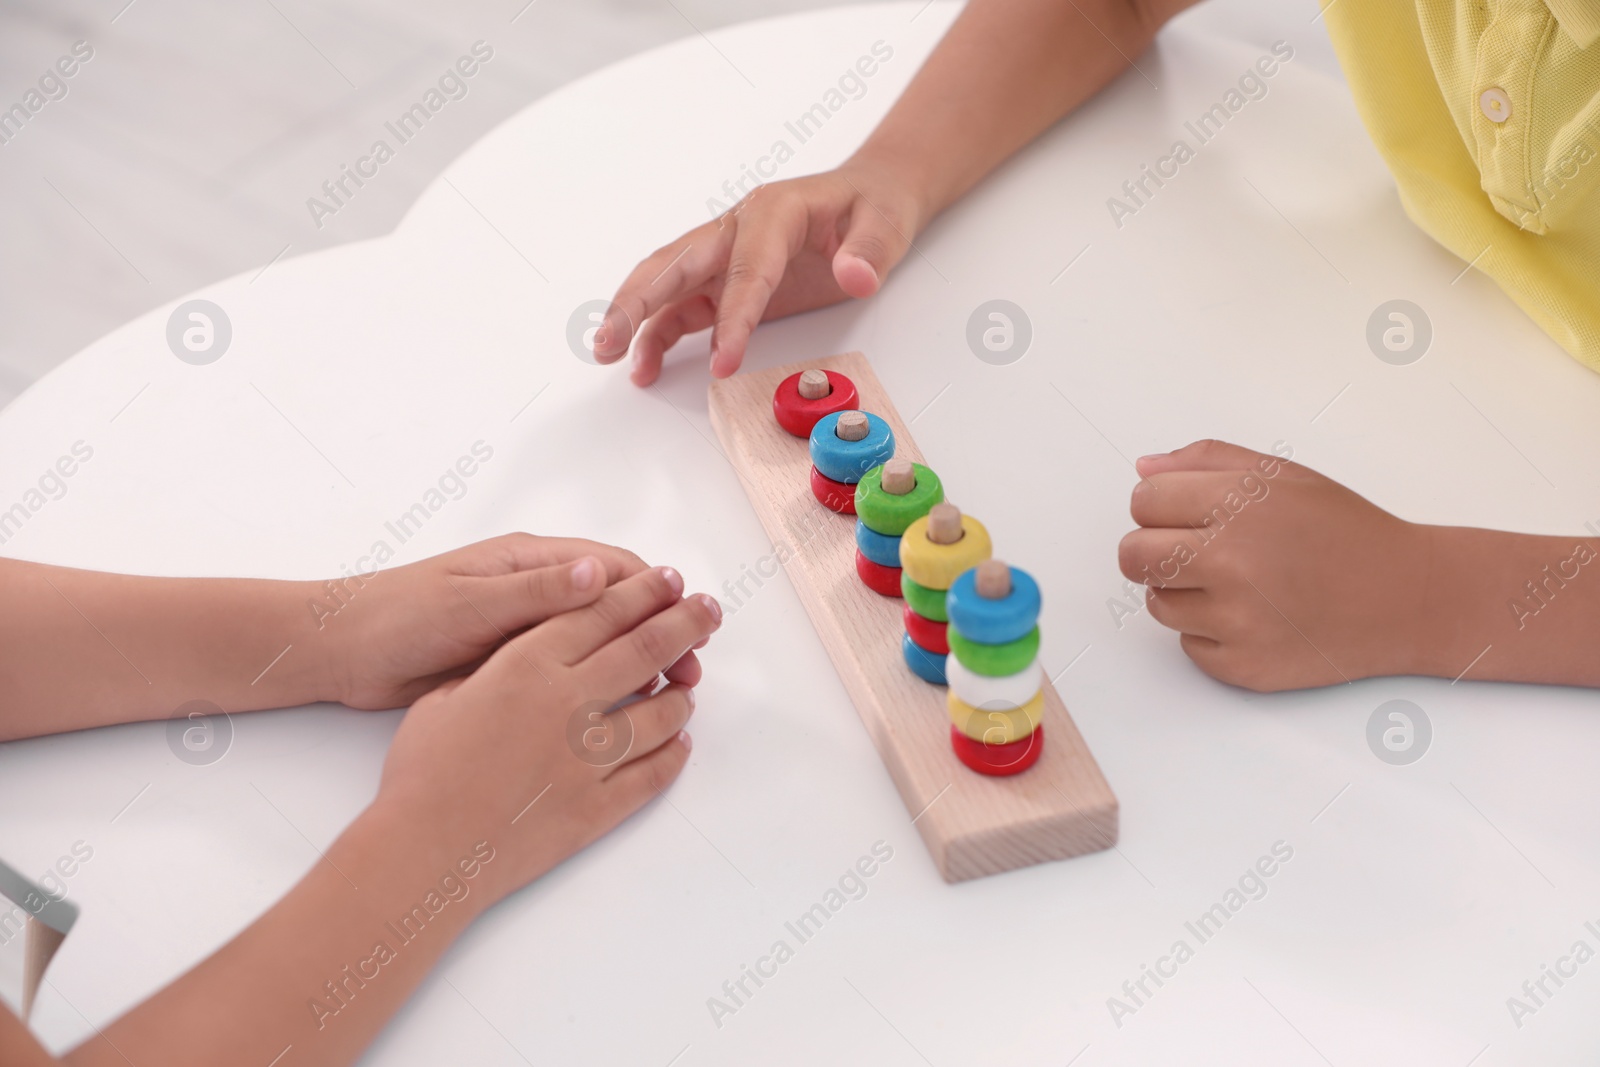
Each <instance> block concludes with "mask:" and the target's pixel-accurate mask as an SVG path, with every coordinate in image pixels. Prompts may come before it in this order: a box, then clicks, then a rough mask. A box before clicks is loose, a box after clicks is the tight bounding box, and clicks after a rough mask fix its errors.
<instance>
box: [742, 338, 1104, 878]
mask: <svg viewBox="0 0 1600 1067" xmlns="http://www.w3.org/2000/svg"><path fill="white" fill-rule="evenodd" d="M809 367H818V368H822V369H825V370H833V371H838V372H841V373H843V374H847V375H849V376H850V378H851V379H852V380H853V381H854V382H855V384H856V388H857V390H859V392H860V404H861V408H862V409H863V410H866V411H871V412H873V413H875V414H877V415H879V416H881V417H882V418H884V419H885V420H886V421H887V422H888V423H889V426H890V427H891V428H892V429H893V430H894V435H895V442H896V447H895V454H896V455H898V456H903V457H905V458H906V459H910V460H912V461H914V462H919V463H920V462H924V461H923V458H922V454H921V452H919V451H918V449H917V445H916V442H915V441H913V440H912V438H911V434H910V432H909V431H908V430H907V429H906V425H905V422H904V420H902V419H901V418H900V413H899V412H898V411H896V410H895V407H894V404H893V403H891V402H890V400H889V397H888V395H887V394H886V393H885V392H884V389H883V386H882V385H881V384H880V383H879V382H878V378H877V375H875V374H874V373H873V372H872V367H871V365H870V364H869V363H868V362H867V359H866V357H865V356H863V355H862V354H861V353H859V352H850V353H846V354H844V355H838V356H829V357H827V358H824V359H818V360H808V361H807V362H806V363H803V364H794V365H791V366H787V367H774V368H772V369H771V370H765V371H756V372H751V373H745V374H737V375H735V376H734V377H732V378H726V379H723V380H721V381H715V382H712V383H711V398H710V412H711V425H712V426H713V428H715V430H716V432H717V436H718V437H719V438H720V439H721V440H722V445H723V448H724V449H725V450H726V451H727V454H728V458H729V460H731V461H732V463H733V466H734V469H735V470H736V471H738V473H739V479H740V481H742V482H743V483H744V488H745V492H746V493H748V494H749V496H750V501H751V503H752V504H753V505H754V506H755V510H756V514H757V515H758V516H759V517H760V519H761V524H762V526H764V527H765V528H766V531H767V534H768V536H770V537H771V538H772V541H773V545H774V550H775V552H776V554H777V555H778V557H779V558H780V559H784V561H785V562H784V569H785V570H786V571H787V572H788V574H789V580H790V581H791V582H792V583H793V584H794V587H795V589H796V591H797V592H798V593H799V594H800V601H801V603H803V604H804V605H805V608H806V611H807V612H808V613H809V614H810V616H811V622H812V625H813V626H815V627H816V630H817V634H818V636H820V637H821V638H822V643H823V645H824V647H826V648H827V650H828V655H829V656H830V657H831V658H832V660H833V664H834V667H835V668H836V669H837V670H838V672H839V677H840V679H842V680H843V682H844V686H845V689H846V690H847V691H848V692H849V694H850V698H851V700H853V701H854V702H855V706H856V711H857V712H858V713H859V714H860V716H861V721H862V722H863V723H865V724H866V727H867V733H868V734H869V735H870V736H871V738H872V741H873V744H874V745H876V746H877V749H878V753H879V755H880V756H881V757H882V759H883V763H884V766H885V767H887V768H888V770H889V775H890V777H891V778H893V779H894V783H895V786H896V787H897V788H898V789H899V791H900V796H901V798H902V799H903V800H904V801H905V804H906V810H907V811H908V812H910V814H911V816H912V818H913V821H914V824H915V825H916V827H917V829H918V831H919V832H920V833H921V834H922V839H923V841H924V842H925V843H926V844H927V846H928V851H929V852H930V853H931V854H932V856H933V861H934V864H935V866H937V867H938V869H939V873H940V874H941V875H943V876H944V879H945V881H947V882H959V881H964V880H966V879H969V878H980V877H983V876H985V875H990V874H998V873H1000V872H1002V871H1009V870H1013V869H1015V868H1018V867H1026V866H1029V865H1031V864H1035V863H1043V862H1045V861H1047V860H1059V859H1066V858H1068V857H1071V856H1078V855H1082V854H1084V853H1088V852H1097V851H1099V850H1101V849H1105V848H1110V847H1111V846H1112V845H1114V844H1115V843H1116V840H1117V798H1116V797H1115V796H1114V795H1113V794H1112V792H1111V787H1110V786H1109V785H1108V784H1107V783H1106V780H1105V776H1104V775H1102V774H1101V773H1100V768H1099V766H1098V765H1097V764H1096V763H1095V761H1094V757H1093V756H1092V755H1091V754H1090V752H1089V749H1088V747H1087V746H1086V745H1085V744H1084V742H1083V737H1082V735H1080V734H1079V733H1078V728H1077V726H1076V725H1074V723H1073V721H1072V717H1071V716H1070V715H1068V714H1067V709H1066V705H1065V704H1063V703H1062V701H1061V697H1060V696H1059V695H1058V694H1057V693H1056V691H1055V687H1054V686H1052V685H1050V684H1049V683H1048V682H1046V683H1045V687H1044V697H1045V710H1044V718H1043V723H1044V726H1045V736H1046V738H1047V741H1046V744H1045V751H1044V755H1043V756H1042V757H1040V759H1039V762H1038V763H1037V764H1036V765H1035V766H1033V767H1032V768H1031V769H1029V770H1028V771H1027V772H1026V773H1023V774H1019V775H1016V776H1015V777H1012V778H989V777H985V776H983V775H979V774H975V773H973V772H972V771H971V770H969V769H967V768H966V767H964V766H962V765H961V763H960V761H959V760H958V759H957V758H956V755H955V753H954V752H953V751H952V750H951V747H950V735H949V731H950V718H949V714H948V711H947V710H946V707H945V690H944V688H943V687H941V686H933V685H929V684H928V683H926V682H923V681H921V680H920V679H918V678H917V677H916V676H914V675H913V674H911V672H910V671H909V670H907V669H906V665H905V663H904V662H903V661H902V659H901V652H900V641H901V634H902V633H903V632H904V631H903V630H902V624H901V617H900V613H901V607H902V602H901V601H899V600H890V599H887V598H885V597H882V596H879V595H878V594H877V593H874V592H872V591H871V590H869V589H867V588H866V587H865V586H863V585H862V584H861V581H860V579H859V578H857V577H856V571H855V565H854V556H855V551H856V545H855V537H854V532H853V529H852V522H853V520H852V519H850V518H849V517H848V516H843V515H837V514H835V513H833V512H831V511H828V510H827V509H826V508H823V507H822V506H821V505H820V504H819V503H818V502H817V499H816V497H814V496H813V495H812V493H811V491H810V489H809V487H808V486H809V483H808V475H809V470H810V466H811V461H810V457H809V455H808V454H807V451H806V446H805V444H804V443H803V442H800V441H797V440H796V439H795V438H794V437H792V436H790V435H789V434H787V433H785V432H784V431H783V429H782V428H781V427H779V426H778V424H777V422H776V421H775V420H774V419H773V417H772V393H773V390H774V389H776V388H777V385H778V383H779V382H780V381H782V380H783V379H784V378H786V377H788V376H789V375H791V374H793V373H795V372H796V371H799V370H803V369H806V368H809ZM930 466H932V467H933V468H934V469H935V470H938V466H937V464H930ZM980 518H981V517H980ZM1000 547H1002V548H1003V547H1004V546H1000Z"/></svg>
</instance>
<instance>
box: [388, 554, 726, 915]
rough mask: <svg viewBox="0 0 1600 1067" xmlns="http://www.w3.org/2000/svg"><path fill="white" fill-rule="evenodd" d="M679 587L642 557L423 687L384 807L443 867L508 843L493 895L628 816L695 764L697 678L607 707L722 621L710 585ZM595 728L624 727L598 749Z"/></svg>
mask: <svg viewBox="0 0 1600 1067" xmlns="http://www.w3.org/2000/svg"><path fill="white" fill-rule="evenodd" d="M682 593H683V580H682V579H681V578H680V577H679V576H678V574H677V572H676V571H673V570H671V569H670V568H665V567H662V568H654V569H650V570H641V571H637V572H636V573H634V574H633V575H632V576H631V577H628V578H625V579H623V580H622V581H620V582H618V583H617V584H615V585H613V586H611V587H610V588H609V589H607V590H606V591H605V592H604V593H603V594H602V595H601V596H600V597H599V599H597V600H595V601H594V602H593V603H591V604H589V605H588V606H587V607H582V608H578V609H576V610H574V611H569V612H567V613H565V614H562V615H557V616H555V617H553V618H551V619H549V620H547V621H545V622H543V623H541V624H540V625H538V626H535V627H534V628H533V629H532V630H530V631H528V632H527V633H524V634H522V635H521V636H519V637H516V638H513V639H512V640H511V641H510V642H509V643H508V644H506V645H505V646H504V647H502V648H501V649H500V650H499V651H498V652H496V653H495V654H494V655H492V656H491V657H490V658H489V660H488V662H486V663H485V664H484V665H483V666H482V667H480V668H478V669H477V670H476V671H475V672H473V673H472V674H471V675H470V676H469V677H466V678H463V679H458V680H456V681H452V682H447V683H446V684H444V685H442V686H440V687H439V688H438V689H436V690H434V691H433V692H431V693H428V694H427V695H426V696H424V697H423V698H422V699H420V700H418V701H417V702H416V704H415V705H413V706H412V708H411V710H410V712H408V713H407V715H406V717H405V720H404V721H403V722H402V723H401V724H400V729H399V731H398V732H397V733H396V734H395V738H394V742H393V744H392V745H391V746H390V749H389V756H388V759H387V760H386V761H385V763H384V768H383V778H382V783H381V785H380V786H379V792H378V801H377V807H378V808H379V809H380V810H382V811H384V812H385V813H387V814H388V815H390V816H393V817H394V818H395V819H396V822H395V823H394V825H399V826H404V827H406V828H407V834H408V837H410V838H411V841H412V843H413V844H414V847H415V848H417V849H418V850H437V852H438V858H439V861H440V863H441V864H442V865H443V866H444V867H446V868H448V866H449V865H450V864H451V863H453V862H454V861H455V860H456V858H457V857H458V856H460V855H463V854H465V853H466V852H468V851H469V850H470V849H471V848H472V846H473V845H474V844H475V843H476V842H478V841H485V842H487V843H488V846H489V847H490V848H492V849H493V850H494V854H495V857H496V858H495V859H494V861H493V862H492V863H489V864H487V865H485V867H484V871H485V872H486V881H485V882H482V883H479V884H481V885H486V886H488V887H489V889H488V900H486V901H484V903H488V902H490V901H492V900H495V899H499V898H500V897H501V896H503V895H505V894H506V893H509V892H511V891H513V890H515V889H517V888H519V887H520V886H522V885H524V884H526V883H527V882H529V881H531V880H533V879H534V878H537V877H538V876H539V875H541V874H543V873H544V872H545V871H548V870H549V869H550V868H552V867H554V866H555V865H556V864H558V863H560V862H561V861H562V860H563V859H565V858H566V857H567V856H570V855H571V854H572V853H574V852H576V851H578V850H579V849H581V848H583V847H584V846H585V845H587V844H589V843H590V842H591V841H593V840H595V838H597V837H599V836H600V835H601V834H603V833H605V832H606V831H607V830H609V829H611V828H612V827H613V826H615V825H616V824H617V823H619V822H621V821H622V820H623V819H624V818H626V817H627V816H628V815H629V814H631V813H632V812H633V811H635V810H636V809H638V808H639V807H640V806H641V805H643V804H644V803H645V802H646V801H648V800H650V799H651V798H652V797H654V796H655V795H656V794H657V793H658V792H659V791H660V790H662V789H665V788H666V787H667V786H668V785H669V784H670V783H671V782H672V781H673V780H674V779H675V778H676V777H677V776H678V772H679V771H680V770H682V769H683V765H684V762H685V761H686V760H687V759H688V756H689V738H688V735H687V734H684V733H682V732H681V731H682V729H683V726H684V724H685V723H686V722H688V719H689V715H690V713H691V711H692V710H693V707H694V695H693V694H694V691H693V690H692V689H691V688H690V687H689V686H687V685H682V684H673V685H668V686H666V687H665V688H663V689H662V690H661V692H659V693H657V694H655V695H654V696H650V697H647V698H645V699H643V700H640V701H638V702H636V703H634V704H631V705H629V706H628V707H627V708H625V709H622V710H618V711H613V712H610V713H609V714H608V716H607V718H606V719H604V720H602V719H600V718H599V713H600V711H601V709H603V708H606V707H609V706H610V705H612V704H614V703H615V702H616V701H618V700H621V699H623V698H624V697H626V696H628V695H629V694H630V693H634V692H636V691H637V690H639V689H640V688H641V687H643V686H646V685H648V684H649V683H650V682H651V681H652V680H653V679H655V678H656V677H657V675H658V674H659V673H660V672H661V671H663V670H665V669H666V668H668V667H669V666H671V665H672V664H673V663H676V662H679V661H681V659H682V657H683V656H684V655H685V654H686V653H687V652H688V650H689V649H690V648H692V647H694V646H695V645H696V644H701V643H704V642H705V640H706V639H707V638H708V637H709V636H710V635H711V633H712V632H713V631H714V630H716V629H717V627H718V625H720V623H721V609H720V608H719V607H718V606H717V602H716V601H715V600H714V599H712V598H711V597H709V596H706V595H704V594H697V595H695V596H692V597H687V598H684V597H683V596H682ZM607 722H609V723H610V724H611V725H610V726H609V727H608V726H606V725H603V723H607ZM597 724H602V725H598V726H597ZM597 728H598V729H600V730H602V731H605V732H606V733H607V735H608V738H609V740H610V741H612V742H613V745H612V746H611V747H610V748H609V749H606V750H604V751H603V752H602V753H599V754H597V753H596V752H594V751H591V750H590V748H589V747H588V746H586V745H585V744H584V743H583V738H584V737H585V734H586V733H587V732H589V731H593V730H595V729H597ZM535 801H537V803H535Z"/></svg>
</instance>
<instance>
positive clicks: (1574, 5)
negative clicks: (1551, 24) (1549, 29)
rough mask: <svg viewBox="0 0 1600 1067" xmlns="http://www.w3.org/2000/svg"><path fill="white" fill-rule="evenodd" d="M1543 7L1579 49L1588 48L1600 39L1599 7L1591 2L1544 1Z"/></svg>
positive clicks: (1572, 0) (1587, 0)
mask: <svg viewBox="0 0 1600 1067" xmlns="http://www.w3.org/2000/svg"><path fill="white" fill-rule="evenodd" d="M1545 6H1546V7H1548V8H1549V9H1550V14H1552V15H1554V16H1555V17H1556V21H1557V22H1558V23H1560V24H1561V28H1562V29H1563V30H1565V31H1566V34H1567V36H1568V37H1571V38H1572V39H1573V40H1574V41H1576V42H1577V45H1578V47H1579V48H1588V47H1589V46H1590V45H1591V44H1593V43H1594V41H1595V38H1596V37H1600V7H1596V5H1595V4H1594V3H1593V0H1545Z"/></svg>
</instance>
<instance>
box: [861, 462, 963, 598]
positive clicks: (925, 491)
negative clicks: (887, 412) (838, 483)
mask: <svg viewBox="0 0 1600 1067" xmlns="http://www.w3.org/2000/svg"><path fill="white" fill-rule="evenodd" d="M911 470H912V473H913V474H914V475H915V476H916V479H917V484H916V485H914V486H913V487H912V489H911V492H909V493H903V494H901V495H899V496H896V495H895V494H893V493H885V492H884V491H883V466H882V465H881V464H880V465H878V466H876V467H873V468H872V469H871V470H869V471H867V473H865V474H863V475H862V476H861V480H860V481H859V482H857V483H856V518H858V519H860V520H861V521H862V523H863V524H865V526H866V527H867V529H869V530H871V531H873V532H874V533H881V534H883V535H884V536H885V537H899V536H900V535H901V534H903V533H905V532H906V527H908V526H910V525H911V524H912V523H914V522H916V521H917V520H918V519H920V518H922V516H924V515H926V514H927V513H928V512H930V511H932V510H933V506H934V505H935V504H938V503H940V502H942V501H943V500H944V486H943V484H941V483H940V481H939V476H938V475H937V474H935V473H933V471H931V470H929V469H928V468H927V467H924V466H923V465H922V464H920V463H913V464H912V465H911ZM918 614H921V612H918Z"/></svg>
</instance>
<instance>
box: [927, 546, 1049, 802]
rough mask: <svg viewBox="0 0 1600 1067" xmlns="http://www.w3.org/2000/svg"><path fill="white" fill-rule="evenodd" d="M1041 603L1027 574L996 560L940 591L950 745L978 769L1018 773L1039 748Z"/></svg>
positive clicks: (1041, 745)
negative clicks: (943, 592) (946, 647)
mask: <svg viewBox="0 0 1600 1067" xmlns="http://www.w3.org/2000/svg"><path fill="white" fill-rule="evenodd" d="M1039 608H1040V596H1039V584H1038V583H1037V582H1035V581H1034V580H1033V577H1032V576H1031V575H1029V574H1028V572H1027V571H1023V570H1019V569H1017V568H1015V567H1009V566H1007V565H1006V564H1005V563H1002V562H1001V561H1000V560H997V559H986V560H984V561H982V562H980V563H978V564H977V565H976V566H974V567H973V568H972V569H970V570H967V571H965V572H963V573H962V574H960V575H958V576H957V577H956V579H955V580H954V581H953V582H951V584H950V589H949V592H948V593H947V594H946V596H945V614H946V615H947V617H948V619H949V621H948V623H947V626H946V638H947V640H948V642H949V645H950V655H949V657H948V658H947V661H946V663H945V676H946V678H947V679H948V682H949V686H950V692H949V693H948V694H947V702H948V705H949V710H950V746H951V748H953V749H954V750H955V754H956V758H957V759H959V760H961V762H962V763H964V764H966V765H967V766H968V767H970V768H972V769H973V770H975V771H977V772H978V773H979V774H987V775H992V776H995V777H1004V776H1005V775H1010V774H1017V773H1018V772H1020V771H1025V770H1027V769H1028V768H1029V767H1031V766H1033V765H1034V764H1035V763H1036V762H1038V759H1039V756H1040V754H1042V753H1043V752H1044V728H1043V727H1042V726H1041V725H1040V722H1041V720H1042V719H1043V717H1044V704H1045V702H1044V687H1045V681H1044V669H1043V668H1042V667H1041V666H1040V665H1039V626H1038V621H1039Z"/></svg>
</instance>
